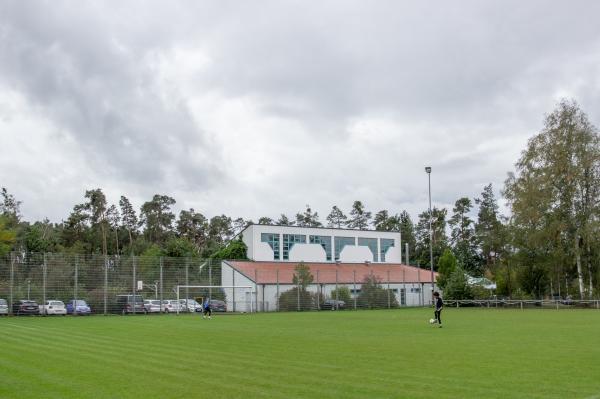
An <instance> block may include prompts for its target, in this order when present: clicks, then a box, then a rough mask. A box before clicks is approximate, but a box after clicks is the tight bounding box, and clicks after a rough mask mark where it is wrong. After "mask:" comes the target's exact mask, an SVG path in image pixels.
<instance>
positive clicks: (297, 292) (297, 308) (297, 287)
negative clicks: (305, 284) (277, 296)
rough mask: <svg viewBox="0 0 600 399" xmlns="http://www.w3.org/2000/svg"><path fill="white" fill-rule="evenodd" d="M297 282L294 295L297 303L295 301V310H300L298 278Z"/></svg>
mask: <svg viewBox="0 0 600 399" xmlns="http://www.w3.org/2000/svg"><path fill="white" fill-rule="evenodd" d="M297 281H298V283H297V284H296V294H297V295H296V296H297V303H296V310H297V311H298V312H299V311H300V279H299V278H298V279H297Z"/></svg>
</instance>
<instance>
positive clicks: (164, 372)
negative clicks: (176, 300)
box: [27, 336, 359, 393]
mask: <svg viewBox="0 0 600 399" xmlns="http://www.w3.org/2000/svg"><path fill="white" fill-rule="evenodd" d="M57 340H59V337H57V336H54V337H53V345H54V347H53V348H52V349H53V350H57V349H64V350H65V351H69V350H72V339H71V337H70V336H69V337H68V338H65V337H63V339H62V341H63V343H62V344H60V345H59V344H58V343H57ZM29 346H33V347H37V348H38V350H39V351H41V352H46V353H47V354H51V355H53V356H52V357H53V358H56V359H59V360H60V358H61V356H56V354H54V353H52V352H49V351H48V342H47V337H46V338H43V337H40V338H39V339H32V338H30V340H29ZM86 346H89V345H86ZM95 346H97V347H98V349H100V350H102V356H100V355H96V354H95V352H94V351H93V349H92V348H80V349H78V350H77V351H76V353H75V354H65V355H63V356H62V360H64V361H68V360H69V359H72V358H73V356H74V355H76V356H78V357H80V358H81V357H84V358H86V359H87V360H88V361H99V362H102V361H104V362H105V363H111V364H110V368H113V369H114V368H117V369H118V368H122V367H124V366H130V364H128V363H129V362H125V361H122V360H119V359H120V358H121V357H122V356H136V355H139V353H140V352H139V350H138V349H135V348H129V347H128V346H127V345H120V348H118V349H107V348H106V346H105V345H104V344H100V345H95ZM175 349H180V348H175ZM38 350H36V349H35V348H28V349H27V351H28V352H33V353H38ZM173 352H175V351H174V350H173V349H171V348H165V349H164V352H162V353H160V354H158V353H156V352H155V353H153V354H148V355H145V356H143V358H142V359H140V362H136V365H135V366H134V368H135V369H136V372H140V373H144V374H147V373H157V374H158V375H159V376H161V377H167V378H174V377H177V376H178V375H181V374H180V373H179V371H184V372H185V371H189V370H188V369H187V368H182V367H181V366H180V364H179V363H177V362H178V361H180V359H181V358H180V357H179V356H178V355H177V354H176V353H173ZM181 352H183V351H181ZM203 354H204V352H203ZM106 356H111V358H112V360H111V361H106ZM46 360H47V359H44V361H43V363H42V364H38V366H39V367H38V370H32V371H34V372H33V373H32V374H33V375H36V374H38V373H40V372H42V371H43V370H44V369H45V368H46V367H47V364H46ZM201 360H202V361H201V363H203V364H202V365H198V366H199V367H198V368H199V369H200V370H204V369H205V368H209V369H210V372H208V373H204V374H205V378H208V379H210V380H211V381H213V382H215V381H217V380H218V379H217V376H219V375H226V376H228V378H229V377H235V378H236V379H238V380H242V381H244V380H246V383H252V384H254V385H259V386H260V385H261V380H260V379H259V378H260V376H261V375H262V374H263V373H264V371H266V370H265V367H263V368H262V370H260V369H258V368H256V367H260V366H261V365H263V363H261V362H256V361H253V362H248V361H241V362H239V363H240V364H236V365H229V366H223V365H222V364H223V363H222V357H215V359H214V361H213V360H210V359H209V360H207V359H201ZM166 364H168V365H169V367H168V368H165V366H164V365H166ZM32 366H35V363H33V364H30V365H29V367H30V369H31V368H32ZM107 366H108V365H107ZM288 368H289V367H288ZM178 369H179V370H178ZM290 371H292V372H293V373H294V375H296V376H300V375H302V371H306V368H297V369H295V370H282V369H281V368H271V369H270V372H269V375H270V376H271V378H272V377H283V376H285V375H286V374H287V373H288V372H290ZM310 376H312V373H310ZM332 377H334V376H333V375H332ZM311 379H312V381H313V382H318V380H320V379H323V377H318V378H311ZM278 381H280V380H279V379H274V380H272V381H270V382H268V383H266V384H267V385H269V386H271V387H276V386H280V387H281V388H285V389H302V390H305V391H307V392H313V391H315V390H314V389H312V388H310V387H308V388H307V387H306V386H305V384H301V383H299V384H294V383H293V382H290V381H287V382H285V383H280V382H278ZM330 381H331V380H330V378H325V380H324V381H323V382H325V383H327V384H328V385H329V382H330ZM357 388H359V387H358V386H357ZM323 391H331V393H334V392H337V390H335V389H328V388H326V385H323V386H322V387H321V388H319V391H318V392H319V393H324V392H323Z"/></svg>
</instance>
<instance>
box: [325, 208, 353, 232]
mask: <svg viewBox="0 0 600 399" xmlns="http://www.w3.org/2000/svg"><path fill="white" fill-rule="evenodd" d="M346 220H348V216H346V215H344V212H342V210H341V209H340V208H338V207H337V205H334V206H333V208H331V212H329V215H327V227H335V228H338V229H339V228H341V227H343V226H344V225H345V224H346Z"/></svg>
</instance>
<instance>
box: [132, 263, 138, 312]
mask: <svg viewBox="0 0 600 399" xmlns="http://www.w3.org/2000/svg"><path fill="white" fill-rule="evenodd" d="M131 269H132V270H131V277H132V278H133V287H132V288H133V290H132V291H131V301H132V303H131V306H132V307H133V314H134V315H135V313H136V312H135V293H136V291H137V290H136V283H135V256H134V257H132V258H131Z"/></svg>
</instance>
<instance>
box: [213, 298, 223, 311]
mask: <svg viewBox="0 0 600 399" xmlns="http://www.w3.org/2000/svg"><path fill="white" fill-rule="evenodd" d="M210 310H212V311H213V312H227V304H226V303H225V301H221V300H219V299H211V300H210Z"/></svg>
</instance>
